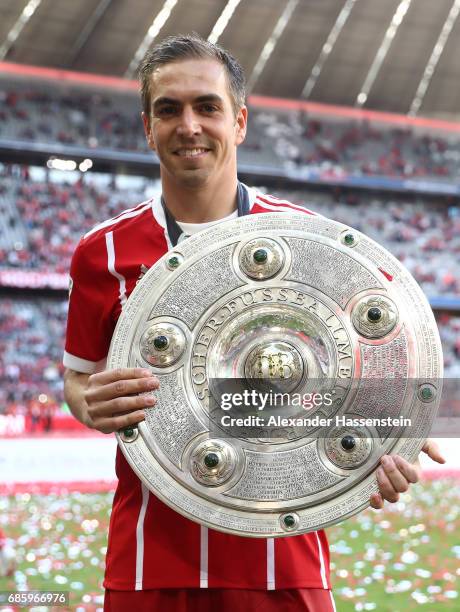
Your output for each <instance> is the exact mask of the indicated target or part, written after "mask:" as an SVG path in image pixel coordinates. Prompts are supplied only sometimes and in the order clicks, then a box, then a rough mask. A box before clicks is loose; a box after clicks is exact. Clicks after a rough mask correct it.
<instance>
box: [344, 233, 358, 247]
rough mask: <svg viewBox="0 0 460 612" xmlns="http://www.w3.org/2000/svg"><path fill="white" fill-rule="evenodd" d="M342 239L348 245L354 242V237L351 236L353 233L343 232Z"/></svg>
mask: <svg viewBox="0 0 460 612" xmlns="http://www.w3.org/2000/svg"><path fill="white" fill-rule="evenodd" d="M343 241H344V242H345V244H348V246H350V245H352V244H354V243H355V237H354V236H353V234H345V237H344V239H343Z"/></svg>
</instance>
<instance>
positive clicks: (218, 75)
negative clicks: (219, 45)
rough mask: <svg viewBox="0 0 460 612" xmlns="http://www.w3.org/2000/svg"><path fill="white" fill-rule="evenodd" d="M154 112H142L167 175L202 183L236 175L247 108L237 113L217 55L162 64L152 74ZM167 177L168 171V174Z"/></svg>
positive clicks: (188, 184)
mask: <svg viewBox="0 0 460 612" xmlns="http://www.w3.org/2000/svg"><path fill="white" fill-rule="evenodd" d="M150 91H151V110H150V116H146V115H145V113H143V114H142V119H143V122H144V129H145V135H146V137H147V142H148V143H149V147H150V148H151V149H153V150H154V151H156V153H157V155H158V157H159V159H160V163H161V168H162V173H163V175H165V174H166V175H168V176H167V178H168V179H169V180H172V181H174V182H175V183H176V184H178V185H180V186H186V187H200V186H204V185H206V184H207V183H208V182H209V181H211V180H216V181H219V180H222V179H223V178H224V177H228V173H229V174H235V176H236V147H237V146H238V145H239V144H240V143H241V142H243V140H244V137H245V135H246V119H247V109H246V107H245V106H243V107H242V108H241V109H240V111H239V112H238V114H237V115H236V117H235V113H234V110H233V106H232V100H231V98H230V94H229V90H228V84H227V75H226V72H225V67H224V66H223V65H222V64H220V62H218V61H216V60H213V59H191V60H185V61H176V62H172V63H170V64H166V65H164V66H160V68H158V69H157V70H155V71H154V72H153V74H152V76H151V83H150ZM164 177H165V178H166V176H164Z"/></svg>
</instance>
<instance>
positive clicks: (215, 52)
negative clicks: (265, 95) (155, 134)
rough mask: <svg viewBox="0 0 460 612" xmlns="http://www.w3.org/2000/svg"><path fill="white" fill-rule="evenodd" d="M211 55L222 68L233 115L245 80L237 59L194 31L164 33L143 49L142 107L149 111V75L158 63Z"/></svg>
mask: <svg viewBox="0 0 460 612" xmlns="http://www.w3.org/2000/svg"><path fill="white" fill-rule="evenodd" d="M209 58H211V59H215V60H217V61H218V62H220V63H221V64H222V65H223V66H224V67H225V69H226V72H227V79H228V88H229V92H230V97H231V98H232V106H233V110H234V113H235V115H236V114H237V112H238V111H239V109H240V108H241V107H242V106H243V105H244V103H245V99H246V81H245V77H244V72H243V68H242V67H241V65H240V63H239V62H238V61H237V60H236V59H235V58H234V57H233V55H231V54H230V53H229V52H228V51H226V50H225V49H223V48H222V47H220V46H219V45H215V44H213V43H211V42H209V41H207V40H204V39H203V38H201V37H200V36H198V34H195V33H193V34H187V35H182V34H180V35H178V36H168V38H165V39H164V40H163V41H162V42H160V43H158V44H157V45H155V46H154V47H152V48H151V49H149V50H148V51H147V53H146V54H145V55H144V58H143V60H142V61H141V63H140V64H139V70H138V74H139V81H140V85H141V99H142V109H143V111H144V112H145V113H146V114H147V115H149V114H150V105H151V91H150V80H151V79H150V77H151V75H152V73H153V71H154V70H156V69H157V68H158V67H159V66H164V65H165V64H169V63H171V62H176V61H181V60H187V59H209Z"/></svg>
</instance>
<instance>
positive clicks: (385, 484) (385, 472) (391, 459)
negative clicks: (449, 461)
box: [370, 439, 446, 510]
mask: <svg viewBox="0 0 460 612" xmlns="http://www.w3.org/2000/svg"><path fill="white" fill-rule="evenodd" d="M422 452H423V453H426V454H427V455H428V457H430V459H432V460H433V461H436V462H437V463H445V462H446V460H445V459H444V457H443V456H442V455H441V452H440V450H439V447H438V445H437V444H436V442H435V441H434V440H431V439H429V440H427V441H426V442H425V444H424V445H423V447H422ZM420 476H421V467H420V463H419V461H418V459H417V461H416V463H409V462H408V461H406V460H405V459H403V458H402V457H400V456H399V455H383V457H382V458H381V460H380V467H379V468H378V469H377V482H378V485H379V493H373V494H372V495H371V500H370V504H371V506H372V507H373V508H375V509H376V510H381V509H382V508H383V504H384V502H385V500H386V501H389V502H391V503H395V502H397V501H398V500H399V494H400V493H404V492H405V491H407V490H408V488H409V485H410V484H413V483H415V482H418V481H419V480H420Z"/></svg>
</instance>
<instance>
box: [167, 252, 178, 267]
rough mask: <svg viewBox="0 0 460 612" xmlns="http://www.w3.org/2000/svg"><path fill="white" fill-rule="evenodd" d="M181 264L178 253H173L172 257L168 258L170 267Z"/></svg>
mask: <svg viewBox="0 0 460 612" xmlns="http://www.w3.org/2000/svg"><path fill="white" fill-rule="evenodd" d="M179 264H180V261H179V257H176V255H173V256H172V257H170V258H169V259H168V266H169V267H170V268H177V267H178V266H179Z"/></svg>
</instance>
